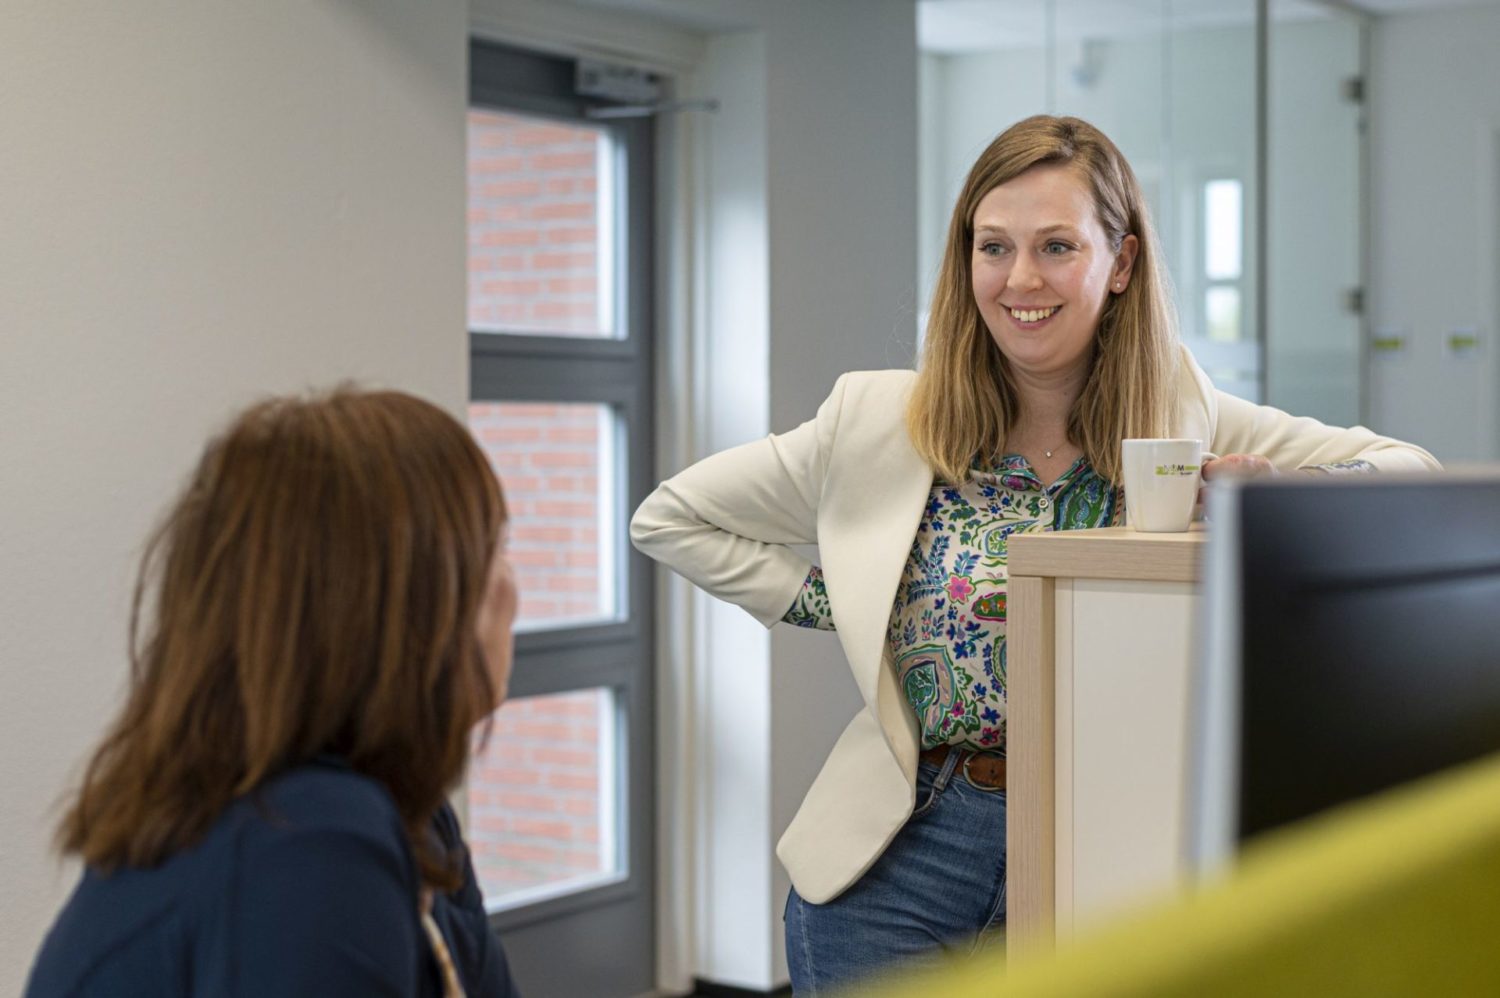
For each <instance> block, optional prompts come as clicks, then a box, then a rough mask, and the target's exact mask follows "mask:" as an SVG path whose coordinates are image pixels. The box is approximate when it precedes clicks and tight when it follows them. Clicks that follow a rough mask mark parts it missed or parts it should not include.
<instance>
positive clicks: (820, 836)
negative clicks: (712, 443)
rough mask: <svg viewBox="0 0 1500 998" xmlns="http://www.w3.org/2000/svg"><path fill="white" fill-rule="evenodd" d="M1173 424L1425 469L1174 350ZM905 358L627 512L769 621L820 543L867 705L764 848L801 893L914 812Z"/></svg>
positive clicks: (1227, 442)
mask: <svg viewBox="0 0 1500 998" xmlns="http://www.w3.org/2000/svg"><path fill="white" fill-rule="evenodd" d="M1180 372H1181V373H1180V375H1179V377H1180V384H1179V410H1178V415H1177V422H1176V426H1175V427H1174V429H1173V434H1174V435H1175V436H1181V437H1196V438H1200V439H1202V440H1203V441H1205V446H1206V447H1207V448H1208V449H1209V450H1212V451H1214V452H1215V453H1217V454H1232V453H1246V454H1262V455H1265V456H1266V457H1268V458H1270V459H1271V461H1272V462H1273V463H1274V464H1275V465H1276V466H1277V467H1278V468H1281V469H1293V468H1297V467H1300V466H1304V465H1312V464H1326V463H1333V462H1337V461H1345V460H1350V459H1354V458H1360V459H1363V460H1366V461H1369V462H1370V463H1371V464H1373V465H1375V466H1376V467H1377V468H1379V469H1381V470H1399V469H1413V470H1416V469H1424V468H1434V469H1435V468H1437V467H1438V463H1437V461H1436V460H1434V459H1433V457H1432V455H1430V454H1428V453H1427V452H1426V451H1424V450H1422V449H1421V448H1418V447H1412V446H1409V445H1407V444H1403V443H1400V442H1398V441H1395V440H1390V439H1388V438H1385V437H1380V436H1377V435H1376V434H1374V433H1372V432H1370V431H1369V430H1367V429H1364V428H1363V427H1355V428H1353V429H1348V430H1343V429H1337V428H1334V427H1329V426H1324V425H1323V424H1322V423H1319V422H1317V421H1316V420H1313V419H1306V418H1296V417H1293V416H1289V415H1287V414H1286V413H1284V412H1281V411H1280V410H1278V409H1272V408H1270V407H1268V406H1257V405H1253V404H1251V403H1249V402H1245V401H1244V400H1242V399H1238V398H1235V397H1234V396H1231V395H1226V394H1224V393H1223V392H1220V391H1217V390H1216V389H1214V388H1213V387H1212V385H1211V384H1210V383H1209V381H1208V378H1207V376H1206V375H1204V373H1203V372H1202V370H1200V369H1199V368H1198V366H1197V364H1196V363H1194V362H1193V360H1192V358H1191V356H1190V355H1189V354H1188V353H1187V351H1186V350H1184V351H1183V363H1182V364H1181V365H1180ZM915 377H916V376H915V372H912V371H860V372H854V373H850V374H845V375H844V376H842V377H841V378H839V379H838V382H837V383H836V384H835V385H834V387H833V392H832V394H830V395H829V396H828V399H827V400H826V401H825V402H824V403H823V404H822V406H820V407H819V409H818V413H817V416H816V417H815V418H813V419H812V420H810V421H808V422H806V423H803V424H802V425H801V426H799V427H797V428H796V429H794V430H791V431H789V432H787V433H780V434H772V435H771V436H768V437H766V438H765V439H763V440H756V441H754V442H751V443H748V444H744V445H742V446H739V447H734V448H731V449H729V450H726V451H723V452H721V453H718V454H714V455H713V456H711V457H708V458H705V459H704V460H702V461H699V462H698V463H697V464H694V465H693V466H692V467H690V468H688V469H687V470H685V471H683V472H681V473H680V474H678V475H675V476H673V477H672V478H669V479H668V480H666V481H665V482H662V483H661V485H659V486H658V487H657V489H656V491H654V492H652V493H651V495H650V496H648V497H647V498H646V500H645V502H643V503H642V504H641V506H640V508H639V509H638V510H636V513H635V517H634V518H633V519H632V520H631V523H630V537H631V540H632V541H633V542H634V544H635V546H636V547H637V548H638V549H639V550H641V551H642V552H644V553H645V554H647V555H649V556H650V557H652V558H654V559H656V560H657V561H659V562H661V563H662V564H664V565H666V566H667V567H669V568H671V569H672V570H673V571H676V572H678V573H680V574H681V575H683V576H684V577H686V578H687V579H689V580H690V581H692V582H693V583H694V584H696V585H698V586H700V587H702V588H703V589H704V590H705V591H707V592H708V593H710V594H711V595H713V596H716V597H718V598H719V599H722V600H727V601H728V602H730V603H734V604H736V605H738V606H740V607H743V608H744V609H745V610H746V611H748V612H749V613H750V614H751V615H752V616H753V617H755V619H757V620H759V621H760V622H761V623H762V624H764V625H765V626H766V627H770V626H771V625H772V624H775V623H776V622H777V621H778V620H780V619H781V617H782V615H783V614H784V613H786V611H787V609H788V608H789V607H790V606H791V605H792V601H793V599H794V598H795V597H796V596H797V594H798V592H799V591H800V589H801V587H802V583H803V580H804V579H806V577H807V573H808V570H809V569H810V568H811V567H812V563H811V562H810V561H809V560H808V559H807V558H806V557H804V556H803V555H801V554H799V553H797V552H796V551H794V550H792V548H791V545H794V544H816V545H817V546H818V553H819V557H820V561H821V564H822V569H823V576H824V580H825V582H826V583H827V587H828V601H829V607H830V610H831V612H832V615H833V621H834V625H835V627H836V628H837V632H838V637H839V641H840V642H841V643H842V645H843V650H844V655H845V657H846V658H847V659H848V664H849V670H850V672H852V673H853V675H854V681H855V683H856V684H857V685H858V687H859V692H860V695H861V697H862V698H863V699H864V708H863V709H862V710H861V711H860V712H859V713H858V714H856V715H855V717H854V719H853V720H852V721H850V722H849V726H848V727H847V728H845V729H844V733H843V735H842V736H841V737H840V738H839V740H838V742H837V744H836V745H835V746H834V748H833V751H832V752H831V753H830V754H829V756H828V759H827V761H826V762H825V763H824V764H823V769H822V771H821V772H820V773H819V774H818V777H817V779H816V780H815V781H814V782H813V785H812V787H811V789H809V790H808V792H807V796H806V797H805V798H804V799H803V802H802V806H801V808H800V809H799V810H798V812H797V815H796V817H795V818H793V819H792V823H791V825H790V826H789V827H788V828H787V830H786V833H785V834H784V835H783V836H782V838H781V841H780V843H779V844H778V845H777V849H776V853H777V855H778V856H779V857H780V859H781V861H782V863H784V864H785V865H786V868H787V872H788V873H789V874H790V875H791V880H792V884H793V885H794V886H795V887H796V888H797V893H799V894H800V895H802V897H803V898H805V899H807V900H808V901H811V902H814V903H822V902H825V901H829V900H831V899H832V898H834V897H837V896H838V894H839V893H840V892H841V891H843V890H844V889H845V888H846V887H848V886H849V885H850V884H852V883H853V882H854V881H855V880H857V879H859V877H860V876H861V875H862V874H863V873H864V871H865V870H867V869H869V867H870V865H871V864H872V863H874V862H875V860H876V858H877V857H879V855H880V854H881V852H882V851H883V850H884V849H885V847H886V845H887V843H889V842H890V841H891V839H892V838H893V837H894V836H895V834H896V832H897V831H898V830H899V829H900V828H901V826H902V824H903V823H904V822H905V821H906V819H907V817H908V816H909V815H910V814H911V811H912V807H913V804H914V801H915V796H916V794H915V783H916V767H917V751H918V742H919V733H918V728H917V719H916V715H915V714H914V713H913V712H912V709H911V708H910V707H909V706H908V705H907V703H906V700H905V698H904V697H903V696H902V695H901V690H900V688H899V686H898V683H897V677H896V671H895V667H894V663H893V661H892V659H891V655H890V651H889V649H888V647H887V644H886V625H887V623H888V622H889V620H890V614H891V606H892V604H893V602H894V600H895V596H896V585H897V583H898V582H899V581H900V578H901V573H902V570H903V568H904V567H905V565H906V559H907V555H908V554H909V552H910V551H911V543H912V538H913V537H914V536H915V535H916V532H917V526H918V523H919V521H920V519H921V516H922V511H923V509H924V508H925V507H926V504H927V497H928V493H929V491H930V490H931V488H932V483H933V472H932V468H931V467H930V466H929V465H928V464H927V462H925V461H924V460H923V459H922V458H921V457H919V456H918V455H917V452H916V451H915V450H914V449H913V447H912V445H911V442H910V440H909V439H908V437H907V434H906V427H905V410H906V401H907V397H908V395H909V394H910V392H911V388H912V384H913V382H914V380H915Z"/></svg>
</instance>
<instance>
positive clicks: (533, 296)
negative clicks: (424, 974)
mask: <svg viewBox="0 0 1500 998" xmlns="http://www.w3.org/2000/svg"><path fill="white" fill-rule="evenodd" d="M575 77H576V67H575V65H574V63H573V61H572V60H569V59H563V58H558V57H553V56H545V55H540V54H536V53H531V52H526V51H521V50H518V49H513V48H509V47H505V46H501V45H497V44H492V43H487V42H477V41H476V42H474V43H473V44H472V46H471V50H470V81H471V86H470V108H469V115H468V136H469V141H468V147H469V153H468V176H469V201H468V232H469V297H468V310H469V320H468V321H469V330H470V359H471V368H470V398H471V404H470V408H469V422H470V426H471V428H472V430H473V432H474V434H475V436H476V438H477V439H478V440H479V442H480V444H481V445H482V446H483V448H484V450H485V452H486V454H488V456H489V458H490V461H491V463H492V465H493V466H494V468H495V470H496V472H497V474H498V475H499V477H500V480H501V483H502V484H503V486H504V489H505V493H506V498H507V501H508V503H509V505H510V512H511V530H510V553H511V559H512V561H513V562H514V563H515V566H516V571H517V577H518V582H519V585H520V592H521V601H520V613H519V618H518V624H517V641H516V665H515V672H514V676H513V678H512V681H511V687H510V699H509V701H508V702H507V703H506V704H505V705H504V706H502V707H501V708H500V710H499V711H497V712H496V714H495V717H494V719H493V726H492V730H491V733H490V738H489V740H488V743H487V744H485V745H483V746H482V747H480V748H479V749H478V751H477V753H476V756H475V758H474V761H473V764H472V766H471V768H470V773H469V780H468V787H467V812H468V836H469V842H470V845H471V847H472V849H473V854H474V863H475V869H476V872H477V874H478V877H479V880H480V886H481V888H482V889H483V891H484V894H485V901H486V905H487V907H488V908H489V910H490V912H491V920H492V923H493V924H494V925H495V927H496V929H497V930H498V931H499V933H500V936H501V939H502V940H503V942H504V944H505V947H506V952H507V954H508V955H509V957H510V960H511V963H512V967H513V970H514V973H515V976H516V980H517V984H518V985H519V987H520V988H521V990H522V992H523V993H525V994H527V995H533V996H538V998H547V996H572V995H583V994H587V995H593V996H598V998H610V996H615V995H620V996H624V995H636V994H641V993H645V992H648V991H650V990H652V988H653V986H654V953H655V943H654V906H653V897H652V889H653V883H654V879H653V872H652V822H651V816H652V813H653V804H652V799H653V792H652V791H653V787H652V774H653V772H654V767H653V765H652V758H651V739H650V732H651V704H652V682H651V662H652V660H653V659H652V654H651V639H652V634H651V630H652V603H651V576H650V572H649V569H648V567H647V566H646V565H645V564H644V560H643V559H641V558H640V557H639V556H637V555H635V554H633V553H632V552H631V551H630V549H629V546H628V542H627V538H626V523H627V521H628V517H629V515H630V511H631V510H632V509H634V507H635V504H636V503H637V502H639V501H640V499H641V498H642V497H643V496H644V494H645V492H646V491H647V490H648V488H649V486H650V482H649V474H650V469H651V467H652V462H651V455H650V450H649V448H650V441H651V433H652V427H651V408H650V405H651V398H652V394H651V337H652V327H651V321H652V308H651V288H652V278H651V259H652V236H651V197H652V175H651V170H652V166H651V164H652V126H651V123H650V119H649V118H610V119H598V120H596V119H595V118H593V117H591V116H590V111H591V110H597V109H598V108H599V107H600V106H601V102H599V101H597V100H592V99H586V98H582V97H580V96H578V95H577V94H576V93H575V89H574V81H575Z"/></svg>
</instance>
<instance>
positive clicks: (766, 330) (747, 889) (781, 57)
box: [666, 0, 917, 989]
mask: <svg viewBox="0 0 1500 998" xmlns="http://www.w3.org/2000/svg"><path fill="white" fill-rule="evenodd" d="M733 12H734V14H735V16H737V17H739V18H752V19H753V24H754V26H753V28H751V29H749V30H743V29H736V30H730V31H723V32H715V33H713V34H712V35H711V36H710V39H711V40H710V43H709V46H708V49H707V55H706V58H705V63H704V66H703V69H702V72H701V73H699V74H698V75H697V77H696V79H695V80H694V81H693V82H692V88H693V91H694V93H696V94H699V95H703V96H713V97H716V98H718V99H719V100H720V101H721V103H722V109H721V111H720V113H719V114H718V115H715V116H714V117H713V118H712V119H711V120H710V121H708V122H707V123H705V125H704V130H705V132H706V142H707V147H706V150H705V156H706V165H707V177H706V189H707V197H706V203H705V205H704V208H705V210H706V213H707V217H706V219H705V220H704V221H705V230H706V239H705V246H704V252H705V262H704V266H705V268H706V276H707V277H708V278H709V279H708V280H707V281H706V283H705V286H704V287H705V292H706V296H707V300H706V301H705V303H704V307H705V315H706V318H707V322H706V324H705V326H704V328H702V329H701V330H700V331H699V333H700V335H699V344H700V347H701V349H702V350H703V351H704V352H705V355H706V356H705V358H704V365H705V370H706V372H707V384H708V386H709V388H708V397H707V398H706V400H705V402H706V411H707V413H708V416H709V418H708V420H707V426H706V432H705V433H704V434H703V435H702V437H701V438H700V440H699V445H700V452H708V451H712V450H717V449H719V448H721V447H725V446H730V445H732V444H736V443H740V442H743V441H744V440H748V439H752V438H754V437H756V436H760V435H763V434H764V433H766V432H769V431H783V430H787V429H790V428H792V427H793V426H795V425H797V424H798V423H800V422H802V421H803V420H806V419H810V418H811V417H812V415H813V413H814V412H815V411H816V409H817V406H818V404H819V403H820V402H821V401H822V400H823V398H824V397H825V396H826V395H827V393H828V391H829V389H830V388H831V387H832V385H833V382H834V380H835V379H836V378H837V377H838V375H839V374H841V373H843V372H844V371H847V370H857V369H862V368H878V367H892V366H895V367H908V366H910V365H911V363H912V360H913V353H912V351H913V332H912V331H913V329H914V326H915V312H916V289H915V281H914V280H913V277H912V275H913V274H914V273H915V272H916V249H915V240H914V236H915V232H916V207H915V203H914V200H913V192H914V191H915V190H916V160H917V156H916V149H915V140H916V38H915V22H914V17H915V12H914V7H913V5H912V3H911V2H910V0H879V2H878V3H876V2H870V0H837V2H833V0H825V2H822V3H819V4H817V5H795V6H793V5H786V4H765V5H748V4H736V5H734V10H733ZM851 26H854V27H853V28H852V29H851ZM666 470H671V469H666ZM702 624H703V626H704V633H703V635H702V644H701V648H702V649H703V652H702V660H701V661H700V662H699V663H698V666H699V668H700V670H701V671H700V673H699V675H700V677H701V681H702V683H703V686H704V690H703V696H702V699H701V700H700V703H701V704H702V705H703V707H704V710H705V715H704V716H702V717H700V718H697V719H696V723H698V724H699V725H700V731H701V732H702V733H703V734H704V736H705V738H704V739H703V740H701V741H700V744H701V745H703V752H704V758H703V764H704V770H703V774H704V777H705V785H704V795H705V800H704V811H703V814H702V816H703V820H704V821H705V822H706V824H707V828H708V829H709V834H708V836H707V837H706V839H705V840H704V848H705V850H706V853H707V854H706V855H705V856H704V857H703V858H702V859H703V862H702V863H701V865H700V867H699V872H700V876H701V878H702V882H701V883H700V884H699V897H700V900H701V905H702V908H701V920H700V926H699V928H700V932H701V933H702V937H701V939H700V940H699V943H700V945H699V947H698V958H697V966H696V974H697V976H699V977H702V978H705V979H708V980H712V981H715V982H718V983H723V984H730V985H737V986H741V987H747V988H755V989H766V988H772V987H776V986H778V985H780V984H782V983H785V981H786V980H787V975H786V963H785V952H784V936H783V932H782V924H781V911H782V904H783V902H784V901H785V898H786V893H787V889H788V886H789V883H788V880H787V877H786V874H785V872H784V870H783V869H782V868H781V865H780V863H779V862H777V861H776V859H775V857H774V855H773V850H774V847H775V843H776V841H777V839H778V838H779V837H780V835H781V833H782V831H783V830H784V829H785V827H786V825H787V824H788V823H789V822H790V821H791V818H792V815H793V814H794V813H795V812H796V810H797V807H798V806H799V805H800V804H801V801H802V797H803V795H804V794H805V792H806V790H807V787H808V785H809V784H811V782H812V779H813V777H814V776H815V775H816V773H817V771H818V769H819V768H820V767H821V765H822V762H823V759H824V758H825V756H826V755H827V753H828V750H829V749H830V748H831V747H832V745H833V742H834V740H835V739H836V738H837V736H838V733H839V732H840V731H841V730H842V729H843V726H844V725H845V724H846V723H847V722H848V721H849V719H850V718H851V717H852V716H853V714H854V712H855V711H856V710H857V709H858V707H859V699H858V694H857V692H856V691H855V688H854V686H853V683H852V681H851V680H850V678H849V676H848V671H847V667H846V666H845V664H844V662H843V657H842V654H841V653H840V651H839V648H838V644H837V641H836V640H835V639H834V638H833V636H832V635H829V634H813V633H807V632H801V631H797V630H795V629H793V628H777V629H776V630H774V631H773V632H772V634H771V635H770V637H769V642H767V638H766V636H765V635H764V634H763V633H762V634H760V635H758V636H757V635H756V634H755V633H754V631H755V630H756V629H757V625H755V624H754V623H753V622H751V621H750V620H749V618H747V617H745V615H744V614H742V613H740V612H739V611H737V610H726V609H724V608H723V607H712V608H708V609H707V610H706V612H705V614H704V617H703V620H702Z"/></svg>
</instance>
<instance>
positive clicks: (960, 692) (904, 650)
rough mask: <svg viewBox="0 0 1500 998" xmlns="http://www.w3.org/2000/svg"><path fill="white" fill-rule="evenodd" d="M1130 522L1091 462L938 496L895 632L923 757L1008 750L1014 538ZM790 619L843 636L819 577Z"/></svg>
mask: <svg viewBox="0 0 1500 998" xmlns="http://www.w3.org/2000/svg"><path fill="white" fill-rule="evenodd" d="M1302 470H1305V471H1318V472H1326V473H1330V474H1338V473H1350V472H1353V473H1360V472H1369V471H1373V470H1374V466H1373V465H1371V464H1370V463H1369V462H1368V461H1362V460H1352V461H1341V462H1338V463H1336V464H1322V465H1313V466H1308V467H1306V468H1304V469H1302ZM1124 513H1125V497H1124V491H1123V490H1122V489H1118V488H1113V487H1111V486H1110V485H1109V483H1108V482H1106V481H1105V480H1104V479H1102V478H1100V477H1099V476H1098V475H1097V474H1095V473H1094V470H1093V468H1092V467H1091V466H1090V465H1089V463H1088V461H1087V459H1085V458H1081V457H1080V458H1079V459H1078V460H1077V461H1076V462H1074V464H1073V466H1072V467H1071V468H1069V469H1068V470H1067V471H1066V472H1064V473H1063V475H1062V477H1060V478H1058V480H1057V481H1055V482H1053V483H1052V484H1051V485H1043V484H1042V482H1041V479H1039V478H1037V476H1036V472H1035V471H1033V470H1032V468H1031V465H1030V463H1028V462H1027V460H1026V459H1025V458H1024V457H1021V456H1019V455H1014V454H1012V455H1008V456H1006V457H1004V458H1001V459H1000V461H999V464H998V466H997V467H996V468H995V469H994V470H993V471H981V470H979V469H978V468H975V469H971V470H970V472H969V479H968V481H966V482H964V483H963V484H961V485H958V486H953V485H948V484H945V483H942V482H935V483H934V484H933V486H932V492H931V494H930V495H929V496H928V499H927V508H926V510H924V511H923V513H922V522H921V525H920V526H919V527H918V528H917V536H916V539H915V540H913V541H912V546H911V554H910V556H909V557H908V558H907V560H906V568H905V570H904V571H903V572H902V575H901V582H900V584H899V585H898V586H897V587H896V604H895V606H893V607H892V608H891V622H890V627H889V628H888V630H887V632H886V641H887V643H888V644H889V645H890V649H891V656H892V658H893V659H894V660H895V663H896V673H897V676H898V677H899V679H900V681H901V689H902V691H903V692H904V693H905V694H906V701H907V703H908V704H910V705H911V709H912V710H913V711H915V712H916V715H917V721H918V723H919V724H920V725H921V728H922V748H924V749H929V748H935V747H937V746H939V745H957V746H960V747H963V748H970V749H978V750H988V751H1000V752H1003V751H1004V750H1005V719H1006V710H1005V698H1006V682H1005V588H1006V587H1005V583H1006V577H1007V575H1006V561H1007V559H1006V549H1007V543H1006V542H1007V539H1008V538H1009V537H1010V535H1011V534H1016V533H1037V532H1041V531H1048V530H1078V529H1082V528H1085V527H1107V526H1111V525H1113V524H1117V523H1123V522H1124V519H1125V516H1124ZM782 619H783V620H785V621H786V622H787V623H791V624H796V625H798V626H799V627H815V628H818V629H820V630H825V631H831V630H833V629H834V625H833V615H832V613H831V612H830V610H829V607H828V590H827V587H826V586H825V585H824V582H823V572H822V570H821V569H820V568H818V567H817V566H814V567H813V569H812V571H811V572H809V573H808V575H807V579H806V580H805V581H804V582H803V583H802V590H801V592H800V593H798V595H797V598H796V599H795V600H794V601H793V602H792V606H791V609H789V610H788V611H787V612H786V614H785V616H783V617H782Z"/></svg>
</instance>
